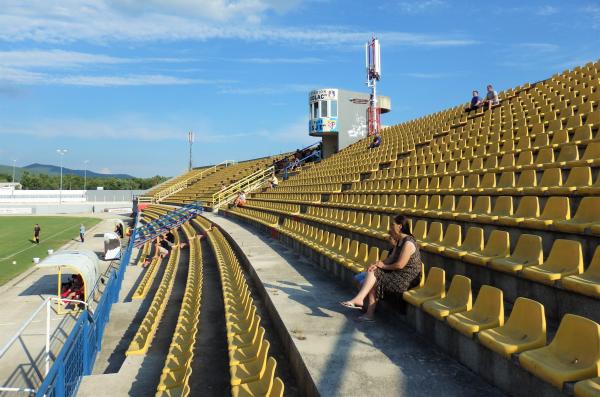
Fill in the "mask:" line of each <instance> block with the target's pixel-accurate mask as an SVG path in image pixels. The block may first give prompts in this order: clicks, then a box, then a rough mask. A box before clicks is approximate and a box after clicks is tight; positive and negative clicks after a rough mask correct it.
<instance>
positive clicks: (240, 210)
mask: <svg viewBox="0 0 600 397" xmlns="http://www.w3.org/2000/svg"><path fill="white" fill-rule="evenodd" d="M221 211H223V212H233V213H236V214H238V215H239V216H241V217H243V218H249V219H252V220H255V221H257V222H259V223H262V224H263V225H266V226H274V225H276V224H277V223H278V222H279V217H278V216H277V215H273V214H270V213H268V212H263V211H260V210H254V209H251V208H245V207H232V208H231V209H228V210H226V209H222V210H221Z"/></svg>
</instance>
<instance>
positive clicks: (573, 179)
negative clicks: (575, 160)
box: [547, 167, 592, 195]
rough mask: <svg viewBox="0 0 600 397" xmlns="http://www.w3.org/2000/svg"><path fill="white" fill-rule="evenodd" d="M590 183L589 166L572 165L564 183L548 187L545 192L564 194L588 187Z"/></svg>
mask: <svg viewBox="0 0 600 397" xmlns="http://www.w3.org/2000/svg"><path fill="white" fill-rule="evenodd" d="M591 184H592V171H591V169H590V167H573V168H571V170H570V171H569V176H568V177H567V180H566V182H565V184H564V185H562V186H557V185H555V186H554V187H549V188H548V189H547V193H548V194H551V195H565V194H570V193H572V192H575V191H576V190H578V189H579V188H582V187H589V186H590V185H591Z"/></svg>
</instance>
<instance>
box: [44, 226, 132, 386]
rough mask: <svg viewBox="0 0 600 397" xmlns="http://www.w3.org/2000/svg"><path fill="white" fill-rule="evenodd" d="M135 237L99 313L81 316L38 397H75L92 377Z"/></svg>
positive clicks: (112, 276) (113, 274) (113, 272)
mask: <svg viewBox="0 0 600 397" xmlns="http://www.w3.org/2000/svg"><path fill="white" fill-rule="evenodd" d="M136 221H137V219H136ZM136 223H137V222H136ZM136 237H137V229H135V230H134V231H133V233H132V234H131V237H130V239H129V244H128V246H127V248H126V249H125V253H124V254H123V256H122V257H121V264H120V266H119V268H118V269H111V270H110V273H109V277H108V281H107V283H106V286H105V288H104V292H103V294H102V297H101V298H100V302H98V305H97V306H96V310H95V311H94V313H93V314H91V313H90V312H89V311H88V310H85V311H83V313H82V314H81V315H80V316H79V318H78V319H77V322H76V323H75V326H74V327H73V330H72V331H71V333H70V334H69V337H68V338H67V340H66V341H65V344H64V345H63V347H62V349H61V351H60V353H59V354H58V357H56V360H55V361H54V364H53V365H52V367H51V368H50V371H49V372H48V375H46V378H45V379H44V381H43V382H42V384H41V386H40V387H39V388H38V391H37V393H36V397H42V396H47V397H72V396H74V395H75V394H76V393H77V389H78V388H79V384H80V383H81V378H82V377H83V376H85V375H89V374H91V372H92V366H93V363H94V361H95V359H96V355H97V354H98V352H99V351H100V348H101V346H102V335H103V334H104V328H105V327H106V324H107V323H108V320H109V317H110V309H111V308H112V305H113V303H116V302H117V301H118V300H119V291H120V290H121V285H122V283H123V277H124V276H125V270H126V268H127V266H128V264H129V261H130V259H131V252H132V251H133V243H134V241H135V239H136Z"/></svg>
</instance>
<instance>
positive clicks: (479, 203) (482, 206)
mask: <svg viewBox="0 0 600 397" xmlns="http://www.w3.org/2000/svg"><path fill="white" fill-rule="evenodd" d="M491 210H492V200H491V198H490V196H478V197H477V198H476V199H475V205H474V206H473V210H472V211H471V212H470V213H457V214H456V219H458V220H461V221H468V220H471V219H476V218H477V216H478V215H485V214H489V213H490V211H491Z"/></svg>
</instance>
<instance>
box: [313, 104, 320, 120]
mask: <svg viewBox="0 0 600 397" xmlns="http://www.w3.org/2000/svg"><path fill="white" fill-rule="evenodd" d="M318 117H319V102H315V103H313V119H316V118H318Z"/></svg>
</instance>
